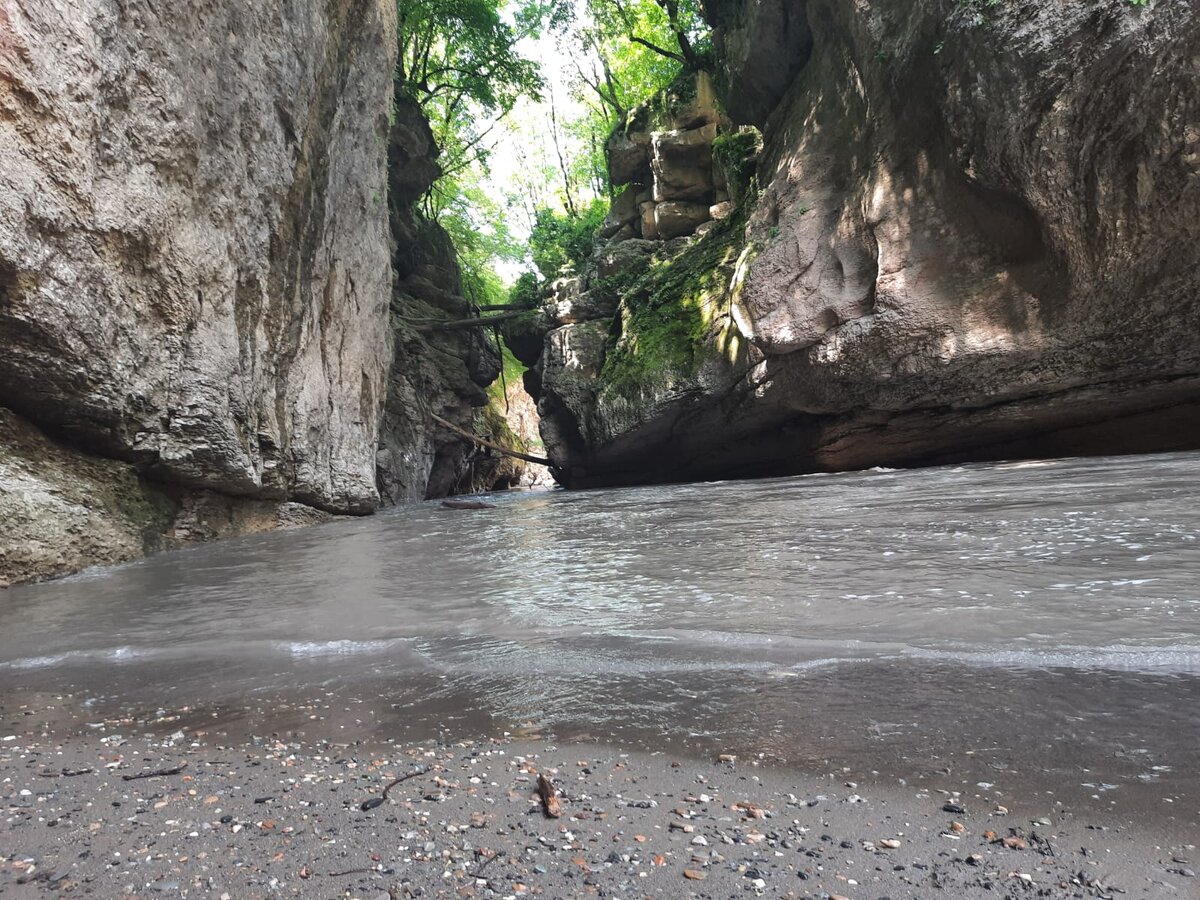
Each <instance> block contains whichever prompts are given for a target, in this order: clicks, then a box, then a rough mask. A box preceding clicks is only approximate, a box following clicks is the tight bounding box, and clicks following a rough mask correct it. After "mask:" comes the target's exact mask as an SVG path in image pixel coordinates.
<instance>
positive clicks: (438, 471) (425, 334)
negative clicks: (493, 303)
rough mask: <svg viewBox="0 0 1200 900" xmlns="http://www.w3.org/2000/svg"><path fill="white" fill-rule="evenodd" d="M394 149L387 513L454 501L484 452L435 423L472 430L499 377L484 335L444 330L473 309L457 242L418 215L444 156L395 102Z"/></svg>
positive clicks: (382, 446) (382, 471)
mask: <svg viewBox="0 0 1200 900" xmlns="http://www.w3.org/2000/svg"><path fill="white" fill-rule="evenodd" d="M394 119H395V121H394V122H393V124H392V129H391V139H390V145H389V156H390V165H389V178H390V203H391V228H392V235H393V252H394V256H393V265H394V268H395V273H396V282H395V286H394V288H393V291H392V299H391V313H390V328H391V330H392V334H393V344H394V346H395V355H394V357H393V360H392V365H391V368H390V371H389V375H388V389H387V401H386V406H385V410H384V417H383V421H382V422H381V428H380V434H379V454H378V457H377V473H378V481H379V489H380V493H381V496H382V500H383V502H384V503H385V504H396V503H404V502H410V501H414V500H423V499H426V498H431V497H444V496H446V495H447V494H450V493H454V492H455V491H456V489H457V488H458V486H459V485H460V484H461V483H462V481H463V478H464V476H465V475H467V473H468V472H469V471H470V469H471V463H472V461H473V459H474V458H475V455H476V453H477V452H478V450H477V447H476V446H475V445H474V444H472V443H471V442H469V441H466V440H464V439H462V438H460V437H458V436H457V435H455V434H454V433H453V432H451V431H449V430H447V429H444V428H441V427H439V426H438V425H437V424H436V422H435V420H434V419H433V418H432V415H431V414H433V415H437V416H440V417H441V418H443V419H446V420H448V421H451V422H454V423H455V424H456V425H458V426H459V427H460V428H464V429H467V430H471V428H472V427H473V424H474V420H475V410H476V409H478V408H480V407H484V406H486V405H487V402H488V395H487V392H486V391H485V388H486V387H487V386H488V385H489V384H491V383H492V381H494V380H495V378H496V376H497V375H498V374H499V372H500V353H499V349H498V347H497V346H496V344H495V341H494V339H493V338H492V336H491V335H490V334H489V333H488V332H487V331H485V330H484V329H481V328H442V327H439V323H441V322H445V321H447V320H450V321H460V320H463V319H467V318H470V317H471V316H472V315H473V311H474V307H473V306H472V305H471V303H470V302H469V301H468V300H467V298H466V297H465V296H464V295H463V294H464V292H463V286H462V278H461V276H460V273H459V268H458V257H457V254H456V252H455V249H454V245H453V243H452V242H451V240H450V237H449V235H447V234H446V233H445V231H443V230H442V228H441V227H440V226H438V225H437V224H436V223H434V222H429V221H426V220H425V219H423V218H422V217H421V216H420V215H418V214H417V213H416V212H415V211H414V204H416V202H417V200H418V198H420V196H421V195H422V194H424V193H425V191H426V190H428V188H429V186H430V185H431V184H433V182H434V180H435V179H436V178H437V177H438V175H439V174H440V173H441V170H440V168H439V167H438V166H437V164H436V162H435V160H436V157H437V153H438V149H437V146H436V145H435V143H434V137H433V133H432V131H430V128H429V125H428V123H427V122H426V121H425V118H424V116H423V115H422V113H421V110H420V108H419V107H417V106H416V105H415V104H414V103H412V102H411V101H409V100H406V99H405V98H403V97H402V96H398V97H397V98H396V103H395V112H394Z"/></svg>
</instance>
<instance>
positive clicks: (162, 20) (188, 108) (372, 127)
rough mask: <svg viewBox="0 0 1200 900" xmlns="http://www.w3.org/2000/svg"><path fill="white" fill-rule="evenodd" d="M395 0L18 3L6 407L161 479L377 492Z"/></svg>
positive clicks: (1, 167)
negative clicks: (336, 0) (338, 1)
mask: <svg viewBox="0 0 1200 900" xmlns="http://www.w3.org/2000/svg"><path fill="white" fill-rule="evenodd" d="M168 7H169V8H168ZM393 16H394V12H393V10H392V6H391V5H390V4H388V3H379V2H376V0H356V2H349V3H343V4H329V3H323V2H313V0H302V2H299V3H290V4H284V5H280V4H278V3H274V2H266V0H261V2H260V0H249V2H236V3H234V2H220V0H211V2H198V3H191V4H183V5H178V4H169V5H168V6H164V5H163V4H161V3H154V2H145V0H133V2H127V3H121V4H109V3H83V4H70V3H63V2H60V0H29V2H23V3H8V4H5V5H4V7H3V9H2V10H0V159H2V160H3V163H2V164H0V385H2V386H3V387H2V389H0V405H4V406H7V407H9V408H11V409H12V410H14V411H16V412H17V413H19V414H20V415H21V416H23V417H24V418H26V419H27V420H29V421H31V422H32V423H34V424H36V425H37V426H38V427H40V428H42V429H43V430H45V431H47V432H49V433H51V434H54V435H56V436H59V437H62V438H64V439H66V440H68V441H70V442H71V443H73V444H75V445H77V446H79V447H82V448H85V449H87V450H89V451H91V452H94V453H97V454H100V455H103V456H106V457H111V458H116V459H120V460H124V461H127V462H131V463H133V464H135V465H136V466H137V468H138V470H139V471H140V472H142V473H144V474H147V475H149V476H150V477H152V478H154V479H156V480H160V481H164V482H167V483H172V484H181V485H187V486H189V487H193V488H208V489H213V490H216V491H220V492H222V493H224V494H228V495H234V496H244V497H250V498H274V499H280V500H282V499H294V500H299V501H302V502H304V503H307V504H311V505H313V506H316V507H320V508H323V509H327V510H330V511H335V512H364V511H368V510H370V509H372V508H374V506H375V505H376V503H377V500H378V495H377V492H376V486H375V450H376V435H377V431H378V424H379V417H380V411H381V408H382V401H383V391H384V386H385V378H386V373H387V367H388V364H389V362H390V359H391V349H390V342H389V333H388V328H387V315H388V300H389V291H390V286H391V269H390V260H389V255H390V251H389V237H388V226H387V205H386V196H387V183H386V138H387V128H388V115H389V112H390V109H391V98H392V86H391V78H390V75H391V67H390V64H389V60H390V58H391V54H393V53H394V44H395V40H394V23H393V22H392V20H391V17H393Z"/></svg>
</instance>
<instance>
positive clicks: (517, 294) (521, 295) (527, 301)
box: [508, 272, 542, 309]
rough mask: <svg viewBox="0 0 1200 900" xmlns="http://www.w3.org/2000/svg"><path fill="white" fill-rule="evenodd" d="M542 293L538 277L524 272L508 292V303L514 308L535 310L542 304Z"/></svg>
mask: <svg viewBox="0 0 1200 900" xmlns="http://www.w3.org/2000/svg"><path fill="white" fill-rule="evenodd" d="M541 297H542V291H541V284H540V283H539V282H538V277H537V275H535V274H534V273H533V272H522V273H521V275H520V277H518V278H517V280H516V282H515V283H514V284H513V286H512V287H511V288H509V291H508V302H509V303H510V304H512V305H513V306H525V307H528V308H529V309H535V308H536V307H537V306H538V304H539V303H540V302H541Z"/></svg>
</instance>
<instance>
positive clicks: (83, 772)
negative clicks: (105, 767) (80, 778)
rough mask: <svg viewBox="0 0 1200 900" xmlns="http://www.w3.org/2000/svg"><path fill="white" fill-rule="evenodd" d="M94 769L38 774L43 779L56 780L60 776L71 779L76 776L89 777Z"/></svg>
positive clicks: (64, 770)
mask: <svg viewBox="0 0 1200 900" xmlns="http://www.w3.org/2000/svg"><path fill="white" fill-rule="evenodd" d="M95 771H96V770H95V769H63V770H62V771H61V772H38V774H39V775H41V776H42V777H43V778H58V777H59V776H60V775H62V776H64V777H66V778H73V777H75V776H76V775H91V774H92V773H93V772H95Z"/></svg>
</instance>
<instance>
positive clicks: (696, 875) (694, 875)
mask: <svg viewBox="0 0 1200 900" xmlns="http://www.w3.org/2000/svg"><path fill="white" fill-rule="evenodd" d="M683 877H684V878H689V879H691V880H692V881H703V880H704V879H705V878H707V877H708V875H706V874H705V873H704V872H701V871H700V870H699V869H684V870H683Z"/></svg>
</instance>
